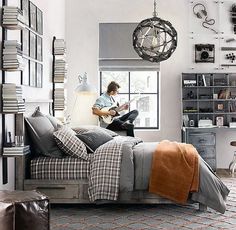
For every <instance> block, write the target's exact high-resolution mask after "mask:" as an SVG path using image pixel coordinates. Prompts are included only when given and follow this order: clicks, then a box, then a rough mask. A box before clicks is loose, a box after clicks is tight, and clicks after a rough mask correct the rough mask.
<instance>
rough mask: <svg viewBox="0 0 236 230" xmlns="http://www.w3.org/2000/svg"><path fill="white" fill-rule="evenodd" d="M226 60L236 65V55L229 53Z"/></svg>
mask: <svg viewBox="0 0 236 230" xmlns="http://www.w3.org/2000/svg"><path fill="white" fill-rule="evenodd" d="M225 58H226V59H227V60H229V61H230V62H231V63H234V61H235V58H236V56H235V54H234V53H229V54H226V55H225Z"/></svg>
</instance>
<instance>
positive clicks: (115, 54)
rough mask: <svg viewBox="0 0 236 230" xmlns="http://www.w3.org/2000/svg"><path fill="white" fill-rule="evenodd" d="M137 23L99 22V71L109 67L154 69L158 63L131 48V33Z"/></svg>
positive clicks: (157, 68) (157, 67) (117, 68)
mask: <svg viewBox="0 0 236 230" xmlns="http://www.w3.org/2000/svg"><path fill="white" fill-rule="evenodd" d="M137 25H138V24H137V23H100V24H99V67H100V71H104V70H111V69H116V70H119V69H140V70H141V69H144V70H145V69H154V70H157V71H158V70H159V67H160V66H159V63H152V62H149V61H145V60H143V59H141V58H140V57H139V56H138V54H137V53H136V52H135V50H134V48H133V41H132V35H133V31H134V29H135V28H136V26H137Z"/></svg>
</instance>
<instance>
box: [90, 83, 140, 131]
mask: <svg viewBox="0 0 236 230" xmlns="http://www.w3.org/2000/svg"><path fill="white" fill-rule="evenodd" d="M119 88H120V85H119V84H118V83H116V82H115V81H112V82H110V83H109V85H108V86H107V91H106V92H105V93H103V94H102V95H101V96H100V97H99V98H98V99H97V100H96V102H95V104H94V105H93V108H92V110H93V114H95V115H97V116H99V118H100V125H101V126H102V127H106V128H107V129H110V130H113V131H121V130H127V135H128V136H134V124H133V122H134V120H135V119H136V117H137V116H138V111H137V110H132V111H130V112H128V113H126V114H124V115H122V116H119V117H116V116H117V115H119V114H118V112H119V111H123V110H127V109H128V108H129V103H126V104H124V105H122V106H120V107H119V104H118V103H115V100H114V98H113V96H115V95H117V93H118V89H119ZM114 104H116V106H114ZM105 108H110V109H105ZM107 117H111V123H110V122H109V124H108V125H107V123H108V122H106V121H107V119H106V118H107ZM108 120H109V119H108Z"/></svg>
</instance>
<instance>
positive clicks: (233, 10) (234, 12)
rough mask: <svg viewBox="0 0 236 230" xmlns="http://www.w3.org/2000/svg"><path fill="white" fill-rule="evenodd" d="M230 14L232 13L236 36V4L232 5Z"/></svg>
mask: <svg viewBox="0 0 236 230" xmlns="http://www.w3.org/2000/svg"><path fill="white" fill-rule="evenodd" d="M230 13H231V22H232V24H233V31H234V34H236V4H233V5H232V8H231V11H230Z"/></svg>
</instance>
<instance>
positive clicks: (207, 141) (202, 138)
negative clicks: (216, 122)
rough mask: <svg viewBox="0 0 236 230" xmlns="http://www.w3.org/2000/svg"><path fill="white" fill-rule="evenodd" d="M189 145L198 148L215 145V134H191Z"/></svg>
mask: <svg viewBox="0 0 236 230" xmlns="http://www.w3.org/2000/svg"><path fill="white" fill-rule="evenodd" d="M188 143H190V144H192V145H194V146H195V147H196V146H201V145H215V134H214V133H190V134H189V140H188Z"/></svg>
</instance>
